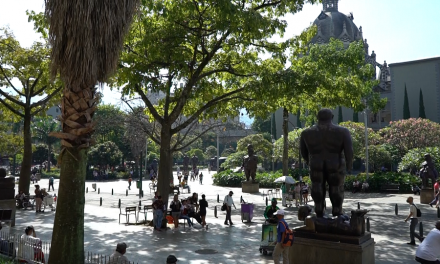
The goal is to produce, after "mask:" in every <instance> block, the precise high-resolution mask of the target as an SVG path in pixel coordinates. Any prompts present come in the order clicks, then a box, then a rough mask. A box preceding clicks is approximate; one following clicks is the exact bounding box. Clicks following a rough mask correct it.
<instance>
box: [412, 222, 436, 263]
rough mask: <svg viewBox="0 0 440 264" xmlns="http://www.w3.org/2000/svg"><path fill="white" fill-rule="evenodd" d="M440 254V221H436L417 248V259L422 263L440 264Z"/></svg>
mask: <svg viewBox="0 0 440 264" xmlns="http://www.w3.org/2000/svg"><path fill="white" fill-rule="evenodd" d="M439 254H440V221H437V223H435V228H434V229H432V230H431V231H430V232H429V233H428V235H427V236H426V238H425V239H424V240H423V242H422V244H420V246H419V247H418V248H417V251H416V261H417V262H420V263H422V264H440V260H439V259H438V258H437V257H438V256H439Z"/></svg>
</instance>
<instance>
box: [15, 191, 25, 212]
mask: <svg viewBox="0 0 440 264" xmlns="http://www.w3.org/2000/svg"><path fill="white" fill-rule="evenodd" d="M24 198H25V194H24V192H23V191H19V192H18V194H17V195H16V196H15V200H16V201H17V205H18V207H19V208H22V207H23V200H24Z"/></svg>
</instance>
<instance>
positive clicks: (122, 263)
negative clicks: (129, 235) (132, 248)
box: [108, 243, 129, 264]
mask: <svg viewBox="0 0 440 264" xmlns="http://www.w3.org/2000/svg"><path fill="white" fill-rule="evenodd" d="M125 252H127V244H125V243H118V245H116V250H115V252H114V253H113V254H112V255H111V256H110V261H109V262H108V264H126V263H129V262H128V259H127V257H126V256H124V254H125Z"/></svg>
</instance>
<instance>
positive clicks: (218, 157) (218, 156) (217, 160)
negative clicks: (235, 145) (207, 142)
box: [216, 132, 220, 173]
mask: <svg viewBox="0 0 440 264" xmlns="http://www.w3.org/2000/svg"><path fill="white" fill-rule="evenodd" d="M219 133H220V132H217V159H216V162H217V164H216V166H217V173H218V172H219V165H218V164H219V159H220V154H219V152H220V150H219V145H220V144H219V141H218V140H219V136H218V134H219Z"/></svg>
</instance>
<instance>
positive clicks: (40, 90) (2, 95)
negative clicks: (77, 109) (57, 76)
mask: <svg viewBox="0 0 440 264" xmlns="http://www.w3.org/2000/svg"><path fill="white" fill-rule="evenodd" d="M49 52H50V50H49V48H48V46H47V44H46V43H44V42H35V43H34V44H33V45H32V46H31V47H30V48H23V47H21V46H20V43H19V42H18V41H17V40H16V39H15V37H14V35H13V34H12V33H11V32H9V31H8V30H7V29H2V30H1V32H0V104H1V105H2V106H3V107H5V108H7V109H8V110H9V111H8V112H9V113H12V114H13V115H15V116H16V118H17V119H22V120H23V139H24V150H23V161H22V164H21V170H20V180H19V187H18V188H19V189H20V190H23V191H24V192H25V193H29V184H30V172H31V166H32V133H31V121H32V118H33V117H34V116H36V115H38V114H39V113H40V112H42V111H44V110H45V109H47V108H48V107H49V106H51V105H52V104H53V101H54V100H56V99H58V98H59V95H60V91H61V88H62V87H61V85H60V84H59V83H57V82H53V81H52V80H51V78H50V76H49ZM14 81H18V82H17V83H18V84H17V83H15V82H14ZM14 83H15V84H14ZM57 96H58V98H57Z"/></svg>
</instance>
